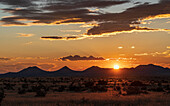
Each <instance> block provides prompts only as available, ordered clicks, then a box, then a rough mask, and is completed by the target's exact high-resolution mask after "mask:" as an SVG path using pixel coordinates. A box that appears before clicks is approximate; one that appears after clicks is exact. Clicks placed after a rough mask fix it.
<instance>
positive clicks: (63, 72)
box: [50, 66, 81, 77]
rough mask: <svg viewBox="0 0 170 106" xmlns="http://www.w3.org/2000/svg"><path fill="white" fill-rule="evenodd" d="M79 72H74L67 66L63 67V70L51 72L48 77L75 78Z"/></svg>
mask: <svg viewBox="0 0 170 106" xmlns="http://www.w3.org/2000/svg"><path fill="white" fill-rule="evenodd" d="M79 73H81V71H74V70H71V69H70V68H68V67H67V66H64V67H63V68H61V69H59V70H57V71H53V72H51V75H50V76H54V77H55V76H77V75H78V74H79Z"/></svg>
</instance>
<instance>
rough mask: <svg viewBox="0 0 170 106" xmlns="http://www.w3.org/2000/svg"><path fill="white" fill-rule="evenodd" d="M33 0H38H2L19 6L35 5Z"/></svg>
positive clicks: (1, 0)
mask: <svg viewBox="0 0 170 106" xmlns="http://www.w3.org/2000/svg"><path fill="white" fill-rule="evenodd" d="M32 1H36V0H0V2H1V3H2V4H7V5H12V6H19V7H27V6H32V5H33V3H32Z"/></svg>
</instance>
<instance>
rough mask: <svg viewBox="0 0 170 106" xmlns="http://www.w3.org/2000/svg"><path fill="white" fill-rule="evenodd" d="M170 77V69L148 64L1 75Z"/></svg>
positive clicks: (27, 70) (0, 75)
mask: <svg viewBox="0 0 170 106" xmlns="http://www.w3.org/2000/svg"><path fill="white" fill-rule="evenodd" d="M119 75H120V76H121V75H123V76H170V69H169V68H164V67H161V66H157V65H153V64H148V65H139V66H137V67H135V68H122V69H119V70H114V69H112V68H100V67H98V66H92V67H90V68H87V69H86V70H84V71H74V70H72V69H70V68H68V67H67V66H65V67H63V68H61V69H59V70H57V71H52V72H49V71H44V70H42V69H40V68H38V67H36V66H34V67H28V68H25V69H23V70H21V71H19V72H9V73H5V74H0V77H1V78H2V77H56V76H86V77H97V76H100V77H102V76H103V77H104V76H107V77H108V76H119Z"/></svg>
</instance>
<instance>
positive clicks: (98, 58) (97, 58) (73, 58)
mask: <svg viewBox="0 0 170 106" xmlns="http://www.w3.org/2000/svg"><path fill="white" fill-rule="evenodd" d="M59 60H62V61H67V60H69V61H78V60H105V59H104V58H103V57H93V56H89V57H86V56H83V57H81V56H79V55H75V56H72V55H70V56H66V57H62V58H59Z"/></svg>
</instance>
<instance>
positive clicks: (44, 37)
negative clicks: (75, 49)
mask: <svg viewBox="0 0 170 106" xmlns="http://www.w3.org/2000/svg"><path fill="white" fill-rule="evenodd" d="M41 39H43V40H77V39H81V38H80V37H77V36H68V37H62V36H43V37H41Z"/></svg>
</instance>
